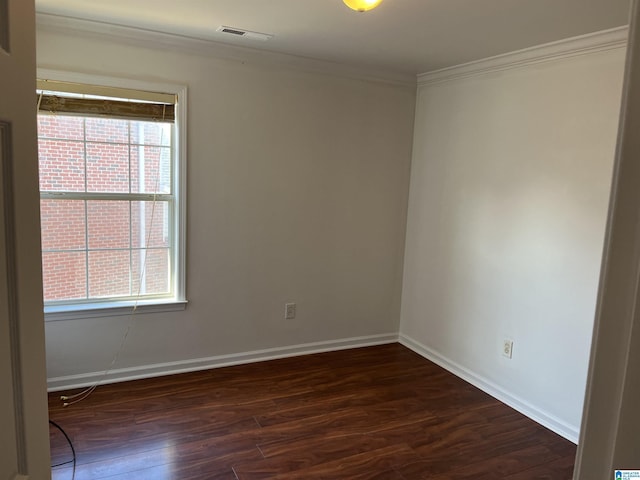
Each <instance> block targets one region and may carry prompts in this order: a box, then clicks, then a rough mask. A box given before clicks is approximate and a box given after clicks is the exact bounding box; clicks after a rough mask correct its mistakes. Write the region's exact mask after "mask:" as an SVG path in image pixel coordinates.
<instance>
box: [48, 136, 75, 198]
mask: <svg viewBox="0 0 640 480" xmlns="http://www.w3.org/2000/svg"><path fill="white" fill-rule="evenodd" d="M38 162H39V169H40V191H41V192H43V191H44V192H61V191H67V192H83V191H84V143H82V142H76V141H71V140H69V141H64V140H63V141H60V140H40V141H39V142H38Z"/></svg>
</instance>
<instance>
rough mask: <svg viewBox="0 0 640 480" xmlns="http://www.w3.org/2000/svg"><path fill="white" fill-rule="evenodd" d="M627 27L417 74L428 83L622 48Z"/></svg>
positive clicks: (423, 82)
mask: <svg viewBox="0 0 640 480" xmlns="http://www.w3.org/2000/svg"><path fill="white" fill-rule="evenodd" d="M627 36H628V27H626V26H625V27H618V28H612V29H610V30H603V31H600V32H596V33H590V34H587V35H581V36H579V37H572V38H568V39H565V40H559V41H557V42H552V43H545V44H543V45H538V46H535V47H530V48H525V49H523V50H517V51H515V52H510V53H505V54H502V55H496V56H495V57H489V58H485V59H482V60H476V61H473V62H469V63H464V64H461V65H456V66H454V67H447V68H443V69H440V70H434V71H432V72H426V73H422V74H420V75H418V85H419V86H423V85H431V84H436V83H443V82H448V81H451V80H457V79H461V78H466V77H473V76H477V75H485V74H488V73H493V72H500V71H503V70H510V69H514V68H521V67H525V66H528V65H536V64H540V63H546V62H551V61H555V60H561V59H565V58H571V57H577V56H581V55H589V54H593V53H598V52H604V51H607V50H613V49H617V48H623V47H625V46H626V44H627Z"/></svg>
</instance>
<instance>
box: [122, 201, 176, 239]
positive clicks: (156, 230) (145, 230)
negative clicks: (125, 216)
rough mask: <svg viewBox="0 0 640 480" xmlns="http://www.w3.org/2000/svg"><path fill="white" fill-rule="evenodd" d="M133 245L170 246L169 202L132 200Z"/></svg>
mask: <svg viewBox="0 0 640 480" xmlns="http://www.w3.org/2000/svg"><path fill="white" fill-rule="evenodd" d="M141 227H142V228H141ZM131 245H132V246H133V247H134V248H143V247H168V246H169V202H163V201H156V202H131Z"/></svg>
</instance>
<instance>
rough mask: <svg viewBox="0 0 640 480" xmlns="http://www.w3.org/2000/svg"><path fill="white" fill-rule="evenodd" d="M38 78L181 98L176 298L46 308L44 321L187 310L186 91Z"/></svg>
mask: <svg viewBox="0 0 640 480" xmlns="http://www.w3.org/2000/svg"><path fill="white" fill-rule="evenodd" d="M37 75H38V78H43V79H50V80H57V81H61V82H75V83H83V84H87V85H103V86H106V87H115V88H126V89H131V90H142V91H156V92H165V93H172V94H176V95H178V103H177V104H176V121H175V145H174V149H175V152H176V157H177V161H176V162H174V175H177V178H178V181H177V182H176V185H175V186H176V192H175V209H176V213H177V214H178V215H177V217H178V218H177V221H176V222H175V225H174V229H175V230H174V238H175V245H174V251H175V253H174V256H175V260H174V265H173V266H172V270H173V272H174V275H173V282H174V285H173V289H174V292H175V293H174V298H169V299H167V298H159V299H144V300H139V301H136V300H127V301H114V302H108V303H107V302H100V303H98V302H96V303H77V304H71V305H47V306H45V307H44V319H45V321H56V320H75V319H82V318H95V317H111V316H120V315H130V314H132V313H133V307H134V305H136V309H135V313H136V314H137V313H161V312H174V311H179V310H184V309H185V308H186V305H187V303H188V302H187V299H186V285H185V282H186V265H185V263H186V257H187V256H186V232H187V195H186V192H187V188H186V187H187V87H186V86H184V85H176V84H171V83H158V82H149V81H144V80H132V79H127V78H118V77H108V76H102V75H90V74H84V73H76V72H65V71H61V70H50V69H44V68H38V72H37Z"/></svg>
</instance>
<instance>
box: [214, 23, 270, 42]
mask: <svg viewBox="0 0 640 480" xmlns="http://www.w3.org/2000/svg"><path fill="white" fill-rule="evenodd" d="M216 32H220V33H224V34H226V35H235V36H236V37H243V38H248V39H250V40H260V41H261V42H266V41H267V40H269V39H271V38H272V37H273V35H271V34H269V33H260V32H252V31H250V30H242V29H241V28H236V27H225V26H224V25H221V26H219V27H218V28H216Z"/></svg>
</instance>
